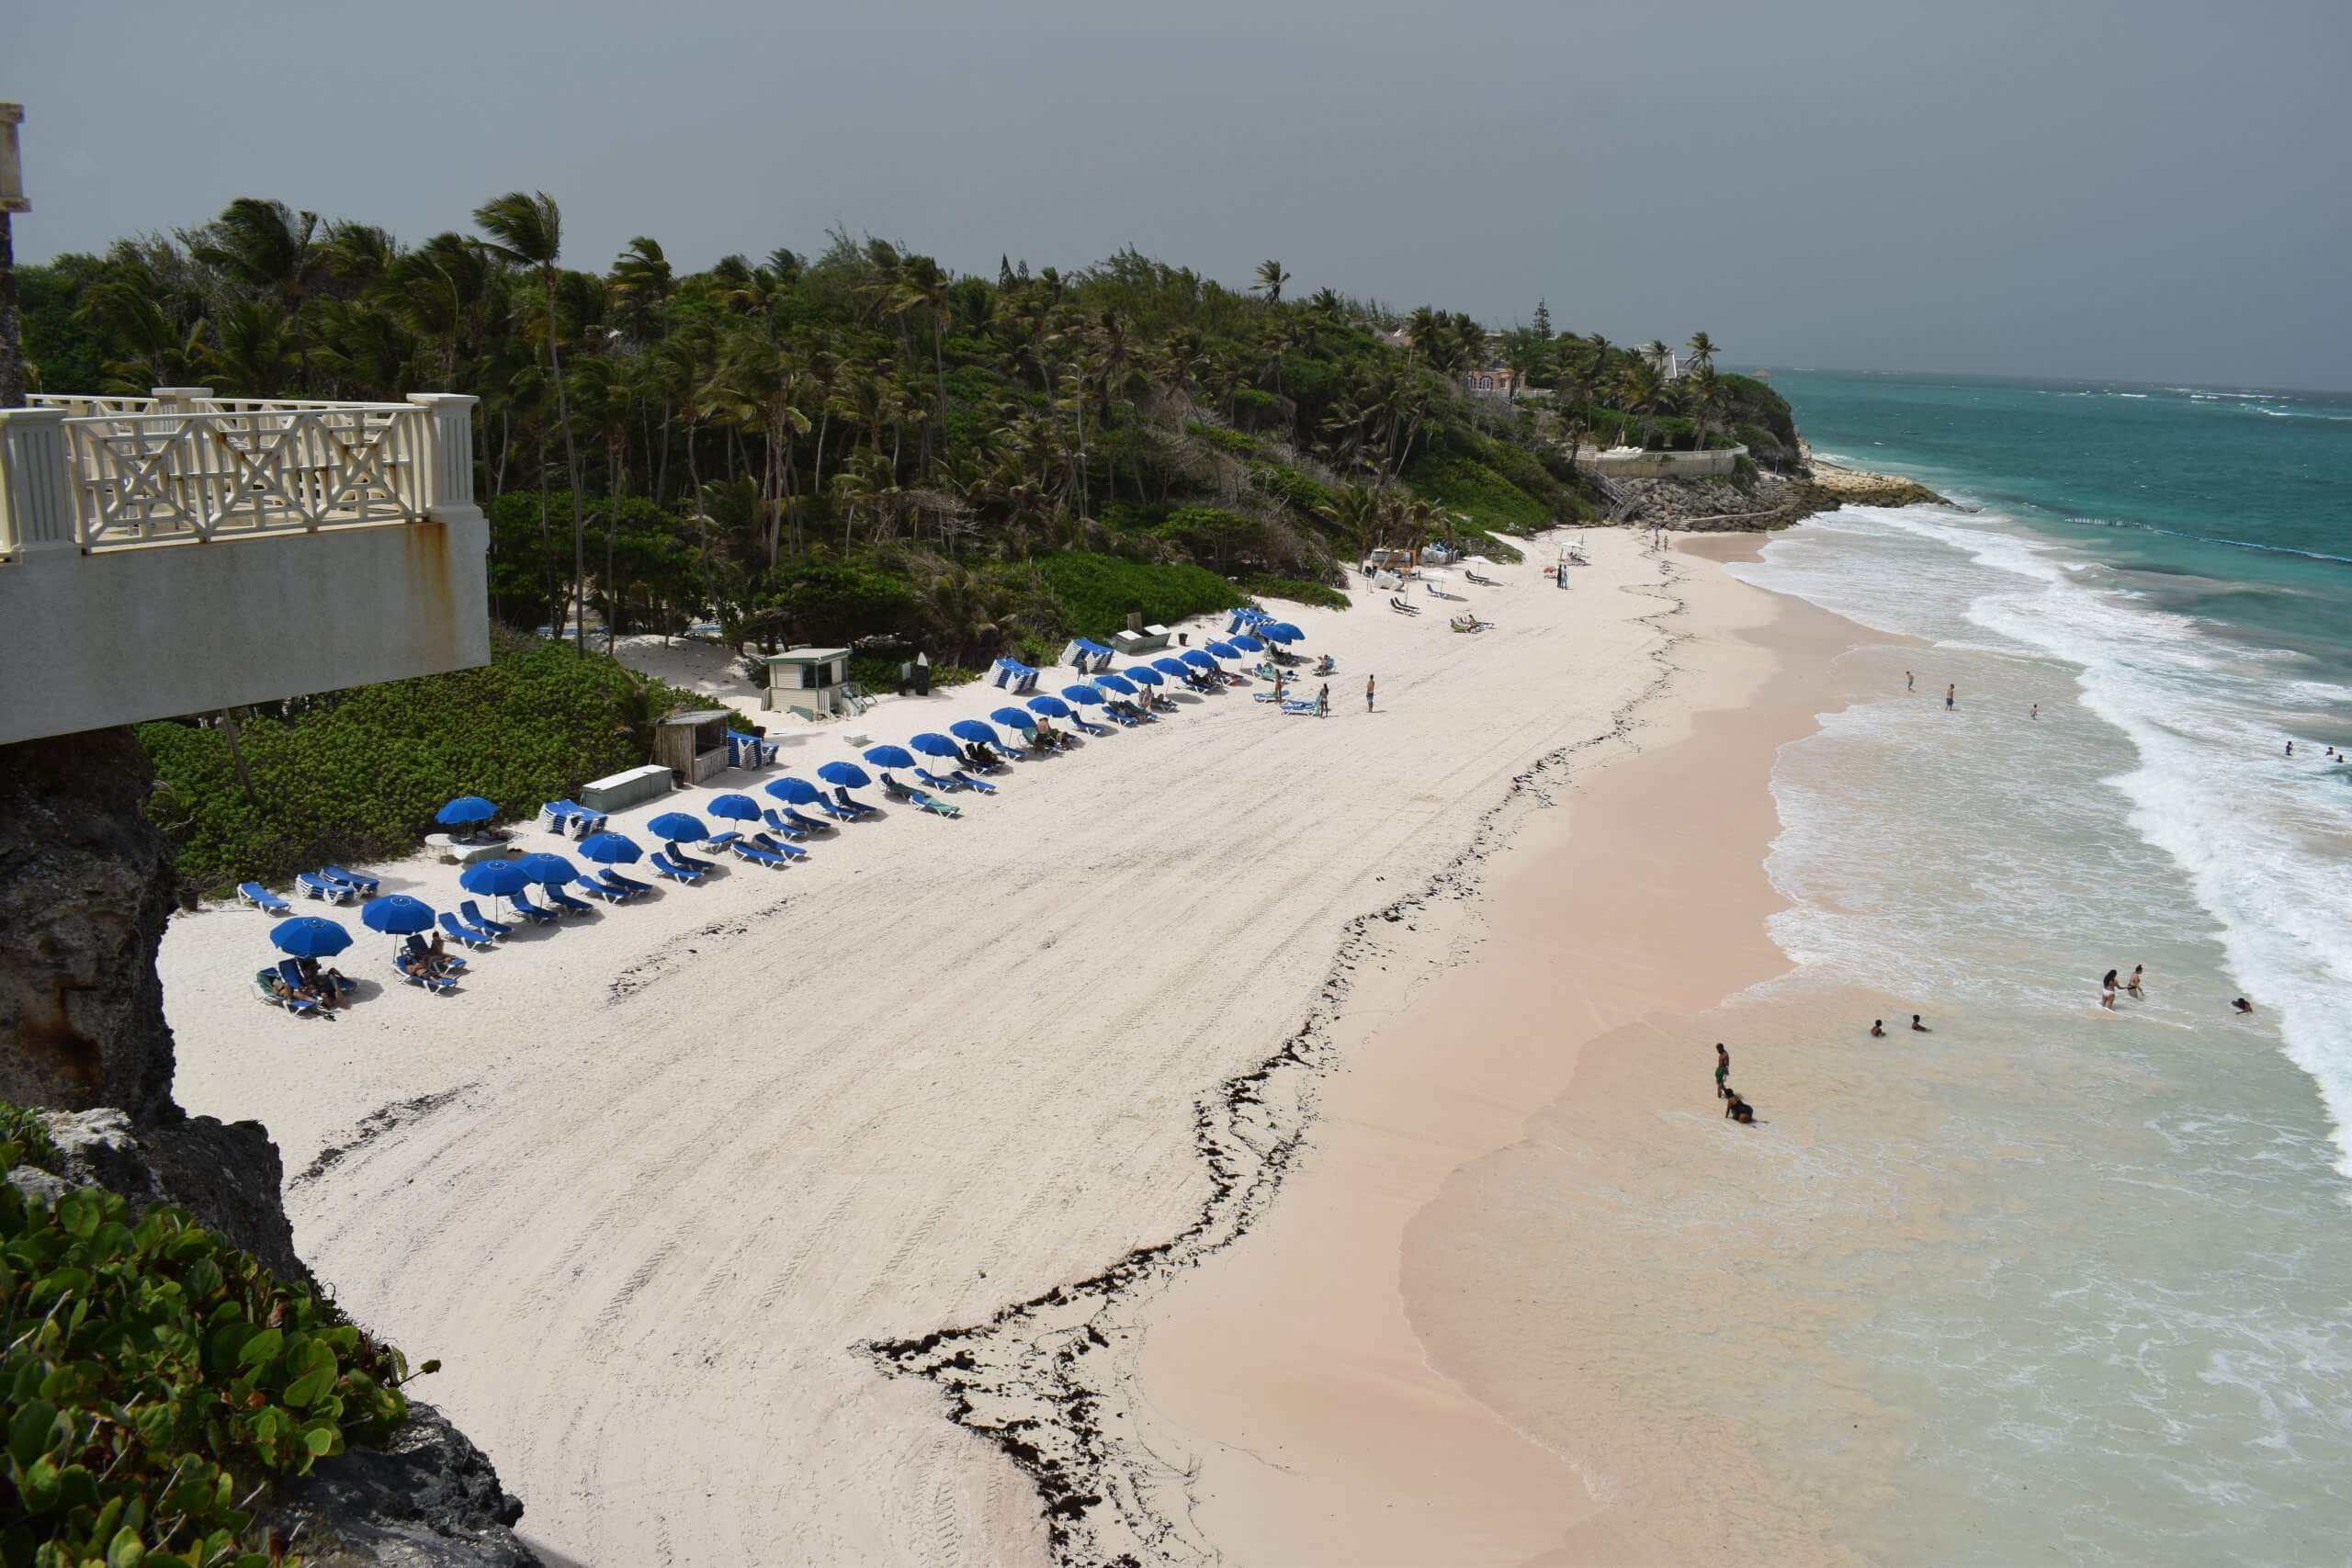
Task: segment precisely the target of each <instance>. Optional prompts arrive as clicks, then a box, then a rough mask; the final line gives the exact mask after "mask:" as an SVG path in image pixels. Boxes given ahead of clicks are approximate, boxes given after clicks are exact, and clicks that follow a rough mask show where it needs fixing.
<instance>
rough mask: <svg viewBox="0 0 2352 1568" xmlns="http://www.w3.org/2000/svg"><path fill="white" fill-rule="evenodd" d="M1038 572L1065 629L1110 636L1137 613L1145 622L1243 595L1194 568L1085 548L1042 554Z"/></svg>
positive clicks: (1226, 604) (1211, 608)
mask: <svg viewBox="0 0 2352 1568" xmlns="http://www.w3.org/2000/svg"><path fill="white" fill-rule="evenodd" d="M1037 570H1038V571H1039V572H1040V573H1041V574H1042V575H1043V576H1044V578H1045V580H1046V589H1047V591H1048V592H1051V593H1052V594H1053V596H1054V604H1055V607H1056V608H1057V610H1058V611H1059V612H1060V615H1061V623H1062V626H1063V629H1064V630H1066V631H1068V632H1069V633H1071V634H1072V635H1074V636H1078V637H1095V638H1103V637H1109V636H1110V635H1111V634H1112V633H1114V632H1115V631H1119V630H1121V629H1122V628H1124V627H1125V626H1126V624H1127V615H1128V614H1129V613H1130V612H1132V611H1138V610H1139V611H1141V612H1142V613H1143V618H1144V621H1145V623H1146V624H1147V625H1152V624H1160V625H1165V624H1167V623H1169V622H1171V621H1176V620H1179V619H1182V617H1183V616H1186V615H1211V614H1214V613H1215V612H1216V611H1218V610H1226V609H1230V608H1231V607H1232V606H1233V605H1234V604H1237V603H1238V602H1239V600H1240V598H1241V595H1240V593H1239V592H1237V591H1236V590H1235V588H1234V586H1233V584H1231V583H1229V582H1227V581H1226V580H1225V579H1223V578H1221V577H1219V576H1217V574H1216V573H1215V572H1213V571H1208V570H1203V569H1202V568H1200V567H1197V566H1159V565H1154V564H1152V563H1151V562H1148V561H1132V560H1122V559H1120V558H1118V557H1116V556H1104V555H1096V554H1093V553H1092V552H1091V551H1086V550H1065V551H1062V552H1060V553H1059V554H1057V555H1050V556H1044V557H1040V558H1039V559H1038V561H1037Z"/></svg>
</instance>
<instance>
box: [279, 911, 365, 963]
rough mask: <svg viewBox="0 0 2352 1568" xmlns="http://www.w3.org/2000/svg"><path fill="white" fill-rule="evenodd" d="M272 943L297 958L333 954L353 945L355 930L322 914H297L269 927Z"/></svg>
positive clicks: (323, 956) (324, 956) (327, 956)
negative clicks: (352, 933) (346, 927)
mask: <svg viewBox="0 0 2352 1568" xmlns="http://www.w3.org/2000/svg"><path fill="white" fill-rule="evenodd" d="M269 940H270V944H271V945H272V946H274V947H276V948H277V951H278V952H280V953H292V954H293V955H294V956H295V957H297V958H331V957H333V956H334V954H336V953H341V952H342V951H343V950H344V949H345V948H346V947H349V946H350V945H351V933H350V932H349V931H345V930H344V929H343V928H342V927H341V926H339V925H337V924H335V922H334V921H333V920H330V919H326V918H324V917H323V916H320V915H297V916H295V917H294V918H293V919H290V920H280V921H278V922H277V924H276V925H275V926H272V927H271V928H270V931H269Z"/></svg>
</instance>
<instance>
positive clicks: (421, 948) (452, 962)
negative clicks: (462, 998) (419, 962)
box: [408, 932, 466, 969]
mask: <svg viewBox="0 0 2352 1568" xmlns="http://www.w3.org/2000/svg"><path fill="white" fill-rule="evenodd" d="M408 950H409V951H410V952H411V953H415V954H416V955H417V956H418V957H419V958H422V959H424V961H425V962H426V963H428V964H430V963H432V962H433V961H434V959H433V950H432V949H431V948H429V947H427V946H425V945H424V938H423V937H421V936H418V935H416V934H414V933H413V932H412V933H411V934H410V936H409V939H408ZM440 963H441V967H442V968H444V969H463V968H464V967H465V966H466V961H465V959H464V958H463V957H461V956H460V955H458V953H443V954H441V959H440Z"/></svg>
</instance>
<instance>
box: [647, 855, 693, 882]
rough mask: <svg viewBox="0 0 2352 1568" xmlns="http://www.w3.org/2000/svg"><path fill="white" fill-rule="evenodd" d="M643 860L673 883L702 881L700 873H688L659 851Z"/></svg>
mask: <svg viewBox="0 0 2352 1568" xmlns="http://www.w3.org/2000/svg"><path fill="white" fill-rule="evenodd" d="M645 858H646V859H647V860H648V861H649V862H650V863H651V864H652V866H653V869H654V870H656V871H658V872H660V873H661V874H662V875H664V876H666V877H668V878H669V879H670V880H671V881H673V882H700V881H701V880H702V873H701V872H698V871H688V870H687V869H686V868H685V867H684V866H683V865H680V864H678V863H676V862H675V861H673V860H672V859H671V858H670V857H669V856H668V855H665V854H663V853H662V852H661V851H660V850H656V851H654V852H652V853H651V854H650V855H648V856H646V857H645Z"/></svg>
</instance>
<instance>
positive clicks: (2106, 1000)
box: [2098, 969, 2115, 1012]
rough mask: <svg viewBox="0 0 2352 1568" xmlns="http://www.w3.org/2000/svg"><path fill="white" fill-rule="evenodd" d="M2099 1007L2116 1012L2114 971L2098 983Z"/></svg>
mask: <svg viewBox="0 0 2352 1568" xmlns="http://www.w3.org/2000/svg"><path fill="white" fill-rule="evenodd" d="M2098 1005H2099V1006H2101V1007H2103V1008H2105V1009H2106V1010H2108V1011H2109V1012H2113V1011H2114V1010H2115V971H2114V970H2112V969H2110V970H2109V971H2108V972H2107V974H2106V976H2105V977H2104V978H2102V979H2101V980H2100V981H2099V983H2098Z"/></svg>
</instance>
